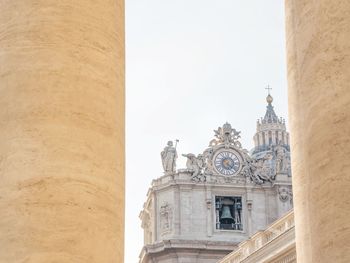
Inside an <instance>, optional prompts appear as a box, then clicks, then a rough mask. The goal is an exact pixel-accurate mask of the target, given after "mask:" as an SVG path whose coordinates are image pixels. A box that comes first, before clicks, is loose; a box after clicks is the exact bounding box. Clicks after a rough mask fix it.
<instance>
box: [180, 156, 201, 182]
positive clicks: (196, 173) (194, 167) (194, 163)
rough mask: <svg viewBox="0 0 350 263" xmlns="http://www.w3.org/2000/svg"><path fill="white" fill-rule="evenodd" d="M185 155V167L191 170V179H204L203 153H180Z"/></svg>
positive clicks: (199, 180)
mask: <svg viewBox="0 0 350 263" xmlns="http://www.w3.org/2000/svg"><path fill="white" fill-rule="evenodd" d="M182 156H184V157H187V162H186V167H187V169H188V170H189V171H190V172H192V180H193V181H197V182H203V181H205V176H204V175H203V171H204V169H205V168H206V159H205V158H206V157H205V156H204V155H203V154H198V156H197V157H196V155H194V154H193V153H188V154H182Z"/></svg>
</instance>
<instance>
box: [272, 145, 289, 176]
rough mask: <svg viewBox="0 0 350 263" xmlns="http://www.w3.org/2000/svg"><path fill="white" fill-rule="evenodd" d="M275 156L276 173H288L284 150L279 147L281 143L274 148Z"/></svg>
mask: <svg viewBox="0 0 350 263" xmlns="http://www.w3.org/2000/svg"><path fill="white" fill-rule="evenodd" d="M275 154H276V172H277V173H286V172H287V171H288V168H289V167H288V166H289V165H288V156H287V153H286V149H285V148H284V147H283V146H282V145H281V142H280V143H279V144H278V145H277V146H276V148H275Z"/></svg>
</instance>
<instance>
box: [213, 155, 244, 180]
mask: <svg viewBox="0 0 350 263" xmlns="http://www.w3.org/2000/svg"><path fill="white" fill-rule="evenodd" d="M238 156H239V155H238V153H236V152H234V151H230V150H225V151H220V152H219V153H218V154H217V155H215V157H214V167H215V170H216V171H217V172H219V173H220V174H222V175H235V174H237V173H238V171H239V170H240V167H241V162H240V158H239V157H238Z"/></svg>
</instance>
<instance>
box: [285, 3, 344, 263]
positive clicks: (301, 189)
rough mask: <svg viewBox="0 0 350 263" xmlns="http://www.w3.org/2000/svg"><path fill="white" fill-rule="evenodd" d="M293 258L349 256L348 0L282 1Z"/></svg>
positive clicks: (319, 261) (308, 261)
mask: <svg viewBox="0 0 350 263" xmlns="http://www.w3.org/2000/svg"><path fill="white" fill-rule="evenodd" d="M286 18H287V52H288V81H289V83H288V85H289V109H290V112H289V116H290V122H291V142H292V143H291V149H292V169H293V191H294V201H295V202H294V205H295V221H296V244H297V254H298V263H323V262H324V263H326V262H327V263H329V262H337V263H342V262H344V263H345V262H346V263H347V262H350V252H349V251H350V201H349V197H350V196H349V193H350V158H349V156H350V1H348V0H331V1H330V0H317V1H312V0H286Z"/></svg>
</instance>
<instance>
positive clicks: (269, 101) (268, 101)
mask: <svg viewBox="0 0 350 263" xmlns="http://www.w3.org/2000/svg"><path fill="white" fill-rule="evenodd" d="M266 101H267V103H268V104H271V103H272V102H273V98H272V96H271V95H270V94H269V95H267V97H266Z"/></svg>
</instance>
